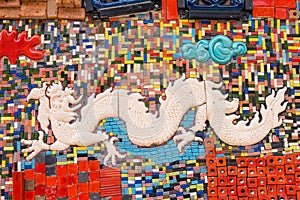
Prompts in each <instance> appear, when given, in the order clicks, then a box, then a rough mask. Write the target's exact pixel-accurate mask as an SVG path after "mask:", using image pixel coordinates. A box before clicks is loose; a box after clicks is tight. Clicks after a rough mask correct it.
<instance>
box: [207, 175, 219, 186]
mask: <svg viewBox="0 0 300 200" xmlns="http://www.w3.org/2000/svg"><path fill="white" fill-rule="evenodd" d="M207 185H208V186H210V187H217V186H218V178H217V177H207Z"/></svg>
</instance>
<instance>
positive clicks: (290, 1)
mask: <svg viewBox="0 0 300 200" xmlns="http://www.w3.org/2000/svg"><path fill="white" fill-rule="evenodd" d="M274 6H275V7H276V8H278V7H280V8H292V9H293V8H296V0H274Z"/></svg>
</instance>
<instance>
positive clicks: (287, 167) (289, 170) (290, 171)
mask: <svg viewBox="0 0 300 200" xmlns="http://www.w3.org/2000/svg"><path fill="white" fill-rule="evenodd" d="M285 173H286V174H295V165H293V164H288V165H285Z"/></svg>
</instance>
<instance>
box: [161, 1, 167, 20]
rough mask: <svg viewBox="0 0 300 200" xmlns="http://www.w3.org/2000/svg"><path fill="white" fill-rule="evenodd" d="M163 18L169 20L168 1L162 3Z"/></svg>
mask: <svg viewBox="0 0 300 200" xmlns="http://www.w3.org/2000/svg"><path fill="white" fill-rule="evenodd" d="M161 4H162V5H161V16H162V18H163V19H167V1H161Z"/></svg>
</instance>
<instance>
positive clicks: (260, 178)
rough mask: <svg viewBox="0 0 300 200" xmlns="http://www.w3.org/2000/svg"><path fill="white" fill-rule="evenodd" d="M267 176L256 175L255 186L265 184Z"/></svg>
mask: <svg viewBox="0 0 300 200" xmlns="http://www.w3.org/2000/svg"><path fill="white" fill-rule="evenodd" d="M266 185H267V177H257V186H266Z"/></svg>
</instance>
